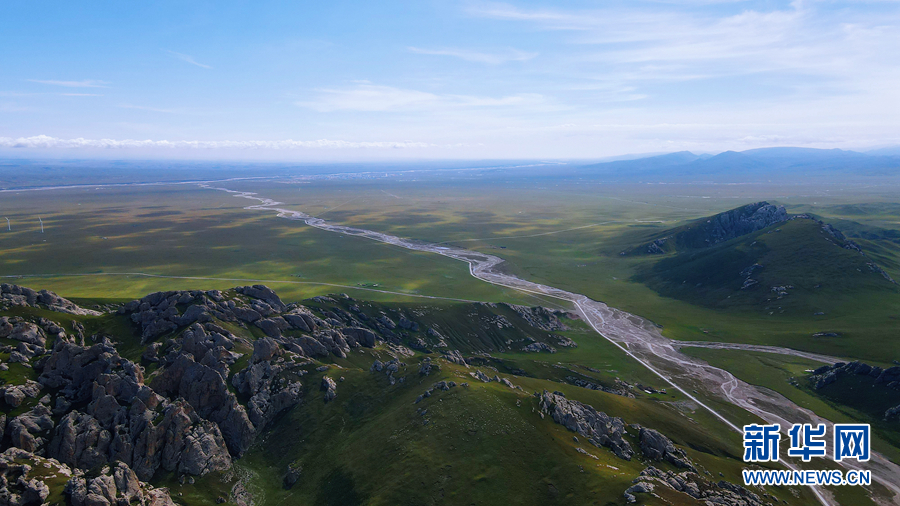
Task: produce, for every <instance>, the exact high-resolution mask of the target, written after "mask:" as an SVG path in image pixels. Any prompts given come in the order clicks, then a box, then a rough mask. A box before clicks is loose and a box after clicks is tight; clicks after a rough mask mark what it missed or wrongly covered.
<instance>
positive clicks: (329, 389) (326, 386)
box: [322, 376, 337, 402]
mask: <svg viewBox="0 0 900 506" xmlns="http://www.w3.org/2000/svg"><path fill="white" fill-rule="evenodd" d="M322 390H323V391H324V392H325V395H323V396H322V398H323V399H325V402H329V401H333V400H334V398H335V397H337V383H335V382H334V380H333V379H331V378H329V377H328V376H322Z"/></svg>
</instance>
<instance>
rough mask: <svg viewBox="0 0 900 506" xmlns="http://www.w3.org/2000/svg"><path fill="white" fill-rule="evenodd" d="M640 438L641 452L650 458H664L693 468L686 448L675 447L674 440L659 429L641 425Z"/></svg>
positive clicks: (655, 459)
mask: <svg viewBox="0 0 900 506" xmlns="http://www.w3.org/2000/svg"><path fill="white" fill-rule="evenodd" d="M638 440H639V441H640V445H641V453H642V454H643V455H644V457H647V458H648V459H650V460H654V461H659V460H664V461H667V462H670V463H672V464H674V465H675V466H676V467H682V468H687V469H693V468H694V466H693V465H691V464H690V461H689V460H688V458H687V454H685V453H684V450H681V449H679V448H675V445H674V444H673V443H672V440H671V439H669V438H667V437H666V436H664V435H662V434H661V433H659V432H658V431H655V430H653V429H648V428H646V427H641V428H640V429H639V433H638Z"/></svg>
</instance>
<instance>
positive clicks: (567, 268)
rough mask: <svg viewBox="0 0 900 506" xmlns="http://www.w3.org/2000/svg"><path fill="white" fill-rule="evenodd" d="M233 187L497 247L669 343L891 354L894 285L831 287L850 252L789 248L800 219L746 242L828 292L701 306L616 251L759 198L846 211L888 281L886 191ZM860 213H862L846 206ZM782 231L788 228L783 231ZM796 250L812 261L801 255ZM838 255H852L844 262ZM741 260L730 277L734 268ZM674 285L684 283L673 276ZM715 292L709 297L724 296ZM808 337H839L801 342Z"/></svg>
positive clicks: (894, 351) (497, 184)
mask: <svg viewBox="0 0 900 506" xmlns="http://www.w3.org/2000/svg"><path fill="white" fill-rule="evenodd" d="M241 189H247V190H251V191H257V192H259V193H260V194H264V195H266V196H270V197H272V198H276V199H278V200H279V201H283V202H285V204H286V207H292V208H294V209H298V210H303V211H305V212H308V213H310V214H314V215H315V214H319V215H321V216H322V217H323V218H327V219H330V220H334V221H336V222H340V223H344V224H348V225H353V226H358V227H363V228H369V229H373V230H378V231H383V232H389V233H392V234H396V235H400V236H402V237H412V238H416V239H422V240H428V241H446V242H449V243H451V244H454V245H457V246H463V247H468V248H472V249H476V250H479V251H484V252H487V253H491V254H494V255H497V256H500V257H502V258H504V259H505V260H506V263H504V264H503V265H502V268H503V269H505V270H507V271H508V272H510V273H513V274H516V275H518V276H520V277H523V278H525V279H528V280H531V281H536V282H541V283H546V284H549V285H552V286H556V287H559V288H563V289H566V290H570V291H574V292H578V293H584V294H586V295H588V296H590V297H592V298H594V299H597V300H602V301H604V302H607V303H609V304H610V305H612V306H614V307H618V308H620V309H623V310H626V311H629V312H632V313H635V314H638V315H641V316H643V317H645V318H648V319H650V320H652V321H654V322H655V323H658V324H660V325H662V327H663V333H664V334H665V335H667V336H669V337H672V338H675V339H682V340H712V341H731V342H747V343H755V344H771V345H778V346H787V347H792V348H797V349H804V350H810V351H818V352H821V353H829V354H833V355H836V356H842V357H857V358H861V359H865V360H869V361H881V362H885V361H887V362H889V361H890V360H892V359H894V358H898V357H900V342H898V341H896V339H894V338H893V330H892V329H894V328H896V325H897V322H898V319H900V302H898V300H900V299H898V295H897V291H896V290H893V291H891V289H890V287H887V288H885V286H884V284H883V283H881V281H882V280H881V279H880V278H878V276H877V275H872V276H871V277H870V278H865V282H864V283H862V285H860V286H857V288H858V290H855V291H851V292H850V293H845V290H843V288H842V287H843V282H844V281H846V280H847V279H848V278H849V277H850V276H851V275H855V274H859V273H858V271H856V268H858V267H859V265H858V260H859V258H854V259H851V256H852V255H850V253H851V252H850V251H837V252H836V253H838V254H837V255H835V256H836V257H837V258H838V259H839V261H837V262H835V261H834V259H833V258H828V255H826V257H825V258H822V256H821V253H822V250H821V249H820V248H817V249H813V250H810V251H808V252H807V251H804V250H803V248H802V246H804V244H805V243H807V242H808V241H810V240H812V235H813V233H816V234H818V231H813V230H812V229H811V228H810V227H809V223H806V224H803V223H801V222H791V223H789V224H787V225H786V226H789V227H790V228H788V229H786V230H787V231H789V232H792V233H790V234H786V233H783V232H782V233H779V234H778V235H776V234H775V233H773V234H767V235H766V236H765V237H764V238H763V240H761V241H759V242H760V243H761V244H760V245H759V246H760V248H762V247H767V248H769V249H772V248H777V249H783V248H787V249H792V250H791V251H790V252H789V253H786V254H785V256H787V257H788V259H789V260H790V262H789V265H793V266H797V265H804V262H807V263H806V264H805V265H807V266H808V268H807V269H806V271H807V272H808V273H810V272H811V273H816V272H818V274H817V275H819V276H823V277H824V276H830V277H831V278H830V283H826V285H829V284H830V288H826V289H825V290H819V289H812V288H810V289H808V290H806V291H805V292H803V293H797V294H795V295H794V296H791V295H789V296H787V297H785V298H784V299H781V300H778V301H777V303H776V304H775V305H770V304H759V303H757V302H760V301H759V300H757V301H754V304H730V303H727V304H724V305H722V306H716V307H711V306H713V305H712V304H709V303H706V301H703V300H699V301H698V300H691V297H688V298H687V299H689V300H684V299H685V298H684V297H682V299H679V298H674V297H672V296H671V295H673V294H671V293H665V294H663V293H660V291H659V290H658V289H657V290H654V289H653V288H651V287H649V286H647V285H646V284H644V283H641V282H639V281H638V280H636V279H635V276H636V275H638V274H639V273H642V272H646V271H647V270H648V269H650V268H652V266H653V264H654V263H655V262H656V261H657V260H658V258H655V257H652V258H634V257H631V256H625V257H623V256H621V255H619V253H620V252H621V251H625V250H626V249H630V248H632V247H634V246H635V245H636V244H641V243H643V242H646V239H647V238H649V237H653V236H655V235H658V234H660V233H662V232H663V231H665V230H667V229H670V228H673V227H676V226H678V225H679V224H682V223H684V222H686V221H688V220H691V219H696V218H700V217H702V216H708V215H711V214H714V213H717V212H721V211H724V210H727V209H731V208H733V207H737V206H738V205H741V204H744V203H748V202H754V201H758V200H763V199H767V200H769V201H771V202H775V203H780V204H784V205H786V206H787V208H788V211H789V212H791V213H800V212H813V213H815V214H816V215H817V216H820V217H821V218H823V219H825V220H826V221H827V222H833V223H834V224H835V226H837V227H838V228H841V225H842V224H846V223H845V221H841V220H839V219H837V216H838V215H839V213H856V214H847V216H848V217H852V218H853V219H854V220H855V221H854V223H856V225H855V226H853V227H845V229H844V230H845V233H846V235H847V236H848V238H850V239H852V240H854V241H855V242H857V243H859V244H860V245H861V246H862V247H863V249H864V251H865V252H866V253H867V256H868V257H869V258H870V259H871V260H873V261H875V262H877V263H878V265H879V266H880V267H882V268H884V269H885V270H886V271H887V272H888V273H889V274H890V275H891V276H892V277H894V278H895V279H900V268H898V265H900V263H898V260H897V259H898V258H900V247H898V246H897V245H896V243H895V242H894V241H893V240H891V238H892V237H893V236H892V234H894V233H898V232H897V231H898V230H900V219H898V217H897V215H896V214H892V213H894V212H895V211H896V205H894V204H891V199H895V198H896V197H895V196H894V195H893V194H892V192H891V188H883V189H879V188H872V187H853V186H852V185H846V184H845V185H842V186H841V187H836V186H831V187H829V186H828V185H827V183H822V187H821V188H820V189H812V188H810V186H808V185H800V186H793V187H792V186H777V185H774V184H755V185H702V184H698V185H617V184H602V183H601V182H597V181H593V180H590V179H586V180H584V181H574V180H571V179H564V180H558V181H553V180H533V181H530V180H529V181H524V180H521V179H515V178H505V179H504V178H501V177H497V178H496V180H491V181H490V184H487V183H485V182H483V181H481V182H477V181H472V180H459V181H449V182H442V183H440V184H437V183H433V182H428V181H414V180H406V181H349V182H348V181H340V182H336V181H327V182H315V183H306V184H273V183H259V182H258V183H245V184H244V186H242V187H241ZM860 209H863V210H866V211H867V212H868V213H869V214H865V215H860V214H859V213H860ZM804 225H805V226H804ZM891 227H893V228H891ZM794 228H797V229H801V230H797V231H796V232H800V233H798V234H794V233H793V232H795V230H794ZM873 234H874V235H873ZM866 237H868V239H866ZM751 242H752V241H751ZM792 242H793V243H794V244H793V245H792V244H790V243H792ZM768 243H771V244H768ZM835 249H836V248H835ZM826 253H830V252H827V251H826ZM807 254H816V255H819V257H811V258H807ZM840 258H843V260H840ZM853 260H857V262H854V261H853ZM817 261H820V263H819V264H816V262H817ZM841 262H844V263H848V262H849V263H853V265H852V267H851V269H852V270H851V271H848V270H847V269H846V267H847V265H844V264H842V263H841ZM752 263H753V262H749V263H748V265H750V264H752ZM849 263H848V265H849ZM735 265H737V264H735ZM744 267H747V265H743V266H741V267H740V268H739V269H737V270H736V272H734V273H731V274H734V275H735V276H736V275H737V274H738V273H739V272H740V270H741V269H743V268H744ZM775 267H777V266H775V265H770V266H769V271H770V272H772V275H771V276H772V280H771V281H772V283H773V285H775V284H795V285H798V286H799V285H800V284H801V281H802V282H803V283H805V282H806V281H810V280H809V279H804V280H794V279H789V280H786V281H785V280H781V279H780V278H781V277H785V278H790V277H791V276H788V274H789V272H788V266H785V269H782V272H778V269H777V268H775ZM782 274H784V275H785V276H781V275H782ZM681 281H685V279H680V280H679V281H678V284H681ZM816 284H818V283H812V284H811V286H815V285H816ZM693 285H694V286H696V282H695V283H693ZM856 285H859V283H856ZM655 288H659V287H655ZM869 288H873V289H871V290H870V289H869ZM758 291H760V290H758ZM686 292H687V293H688V294H689V295H693V294H691V293H690V291H689V290H688V291H686ZM667 295H668V296H667ZM726 297H727V295H723V296H722V297H721V298H719V299H717V300H726V301H728V299H726ZM760 298H761V299H763V301H764V299H765V298H766V297H760ZM696 302H700V303H699V304H698V303H696ZM729 302H730V301H729ZM735 302H737V301H735ZM767 306H770V307H769V308H768V309H766V308H767ZM782 311H783V312H782ZM770 312H771V313H772V314H769V313H770ZM818 312H824V313H825V314H824V315H816V314H815V313H818ZM822 332H824V333H836V334H839V335H840V337H838V338H815V337H813V334H816V333H822Z"/></svg>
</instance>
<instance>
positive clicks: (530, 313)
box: [501, 303, 569, 332]
mask: <svg viewBox="0 0 900 506" xmlns="http://www.w3.org/2000/svg"><path fill="white" fill-rule="evenodd" d="M501 305H502V306H505V307H508V308H510V309H512V310H513V311H515V312H516V314H517V315H519V317H520V318H522V319H523V320H525V321H526V322H528V324H529V325H531V326H532V327H534V328H538V329H541V330H546V331H548V332H556V331H562V330H569V327H568V326H566V324H564V323H563V322H561V321H559V317H560V316H567V313H566V312H565V311H554V310H551V309H547V308H545V307H542V306H536V307H528V306H519V305H516V304H507V303H502V304H501Z"/></svg>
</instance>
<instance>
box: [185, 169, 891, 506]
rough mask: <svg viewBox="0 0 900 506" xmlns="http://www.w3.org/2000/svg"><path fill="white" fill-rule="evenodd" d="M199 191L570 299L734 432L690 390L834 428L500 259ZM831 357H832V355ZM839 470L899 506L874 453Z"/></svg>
mask: <svg viewBox="0 0 900 506" xmlns="http://www.w3.org/2000/svg"><path fill="white" fill-rule="evenodd" d="M200 186H201V187H203V188H208V189H212V190H219V191H224V192H228V193H230V194H232V195H233V196H235V197H239V198H245V199H249V200H256V201H258V202H259V204H255V205H251V206H247V207H246V209H251V210H259V211H272V212H275V213H277V215H278V217H281V218H287V219H291V220H299V221H303V222H304V223H306V224H307V225H309V226H311V227H315V228H318V229H321V230H326V231H329V232H336V233H340V234H345V235H351V236H356V237H363V238H366V239H371V240H374V241H378V242H382V243H386V244H392V245H394V246H399V247H401V248H406V249H409V250H413V251H424V252H429V253H437V254H439V255H443V256H445V257H449V258H453V259H455V260H460V261H462V262H466V263H467V264H468V265H469V272H470V273H471V274H472V276H474V277H476V278H478V279H480V280H482V281H486V282H488V283H492V284H495V285H499V286H504V287H508V288H513V289H516V290H521V291H523V292H527V293H532V294H536V295H543V296H547V297H552V298H556V299H560V300H564V301H568V302H570V303H572V304H573V305H574V306H575V307H576V308H577V311H578V313H579V314H580V315H581V317H582V318H584V320H585V321H586V322H588V323H589V324H590V325H591V327H593V328H594V330H596V331H597V333H599V334H600V335H601V336H602V337H604V338H605V339H607V340H608V341H610V342H611V343H612V344H614V345H615V346H616V347H618V348H619V349H621V350H622V351H623V352H625V353H626V354H628V355H629V356H631V357H632V358H634V359H635V360H637V361H638V362H640V363H641V364H642V365H643V366H644V367H646V368H647V369H649V370H650V371H652V372H653V373H655V374H656V375H657V376H659V377H660V378H661V379H663V380H664V381H665V382H667V383H668V384H669V385H671V386H672V387H673V388H675V389H677V390H678V391H680V392H681V393H682V394H684V395H685V396H686V397H687V398H689V399H691V400H692V401H694V402H695V403H697V404H698V405H699V406H702V407H703V408H704V409H706V410H708V411H709V412H710V413H712V414H713V415H714V416H716V417H717V418H719V419H720V420H722V421H723V422H724V423H725V424H727V425H728V426H729V427H731V428H732V429H734V430H735V431H738V432H742V429H741V428H740V427H738V426H737V425H736V424H734V423H733V422H731V421H730V420H728V418H726V417H725V416H724V415H722V414H721V413H719V412H718V411H716V410H715V409H714V408H712V407H711V406H709V405H708V404H706V403H704V402H703V401H701V400H700V399H698V398H697V395H696V394H695V393H692V392H704V394H706V395H707V396H709V397H711V398H714V399H717V400H720V401H724V402H727V403H730V404H733V405H735V406H738V407H740V408H743V409H745V410H747V411H749V412H750V413H753V414H754V415H756V416H758V417H759V418H761V419H763V420H765V421H766V422H767V423H778V424H780V425H781V427H782V430H783V432H787V430H788V429H789V428H790V427H791V424H794V423H813V424H818V423H824V424H827V425H829V426H831V425H832V422H830V421H828V420H826V419H824V418H821V417H819V416H818V415H816V414H815V413H813V412H812V411H810V410H808V409H805V408H802V407H800V406H798V405H796V404H794V403H793V402H791V401H790V400H788V399H787V398H785V397H784V396H782V395H780V394H778V393H776V392H774V391H771V390H768V389H765V388H762V387H757V386H754V385H750V384H749V383H746V382H743V381H741V380H739V379H737V378H736V377H735V376H734V375H732V374H731V373H729V372H728V371H725V370H723V369H719V368H716V367H713V366H711V365H709V364H707V363H706V362H703V361H701V360H698V359H694V358H692V357H689V356H687V355H684V354H683V353H681V352H680V351H679V350H678V347H679V343H676V342H673V341H672V340H670V339H668V338H666V337H664V336H663V335H662V334H661V333H660V332H659V329H658V328H657V327H656V326H655V325H654V324H652V323H651V322H649V321H647V320H645V319H643V318H640V317H638V316H635V315H633V314H630V313H626V312H624V311H620V310H618V309H615V308H611V307H609V306H607V305H606V304H604V303H602V302H598V301H595V300H592V299H590V298H588V297H587V296H585V295H581V294H577V293H572V292H567V291H565V290H561V289H558V288H554V287H552V286H547V285H543V284H539V283H534V282H531V281H526V280H523V279H520V278H518V277H516V276H512V275H510V274H505V273H502V272H499V271H498V270H495V268H496V267H497V266H498V265H499V264H501V263H502V262H503V259H501V258H499V257H496V256H493V255H488V254H484V253H479V252H475V251H469V250H466V249H462V248H457V247H453V246H447V245H441V244H430V243H423V242H417V241H412V240H408V239H403V238H400V237H396V236H392V235H387V234H383V233H380V232H374V231H371V230H364V229H359V228H353V227H347V226H343V225H337V224H331V223H327V222H326V221H325V220H323V219H321V218H316V217H313V216H310V215H308V214H305V213H302V212H299V211H293V210H290V209H284V208H280V207H278V206H279V205H282V203H281V202H276V201H274V200H272V199H268V198H265V197H259V196H257V194H256V193H252V192H240V191H236V190H230V189H228V188H220V187H214V186H211V185H209V184H201V185H200ZM776 349H778V348H776ZM828 358H829V359H830V357H828ZM816 360H817V359H816ZM832 431H833V429H831V428H829V434H831V433H833V432H832ZM782 462H783V463H784V464H785V465H786V466H788V467H789V468H792V469H794V468H795V467H794V466H793V464H791V463H790V462H786V461H784V460H782ZM839 464H840V465H841V466H842V467H844V468H846V469H865V470H871V471H872V478H873V480H874V481H875V482H877V483H879V484H881V485H883V486H884V487H886V488H887V489H888V490H889V491H890V493H891V494H892V496H891V497H880V498H879V497H873V499H875V500H876V502H878V503H880V504H885V505H888V504H900V466H897V465H896V464H894V463H892V462H890V461H889V460H887V459H886V458H885V457H884V456H882V455H880V454H878V453H874V452H873V455H872V458H871V460H870V461H869V462H866V463H865V464H864V465H859V464H857V463H856V462H855V461H848V460H844V461H842V462H840V463H839ZM846 469H845V470H846ZM812 490H813V492H814V493H815V494H816V496H817V497H818V499H819V500H820V501H821V502H822V504H825V505H828V506H839V505H838V503H837V501H836V500H835V499H834V497H833V496H832V495H831V494H830V493H829V492H828V491H827V490H824V489H821V488H818V487H816V488H813V489H812Z"/></svg>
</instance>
